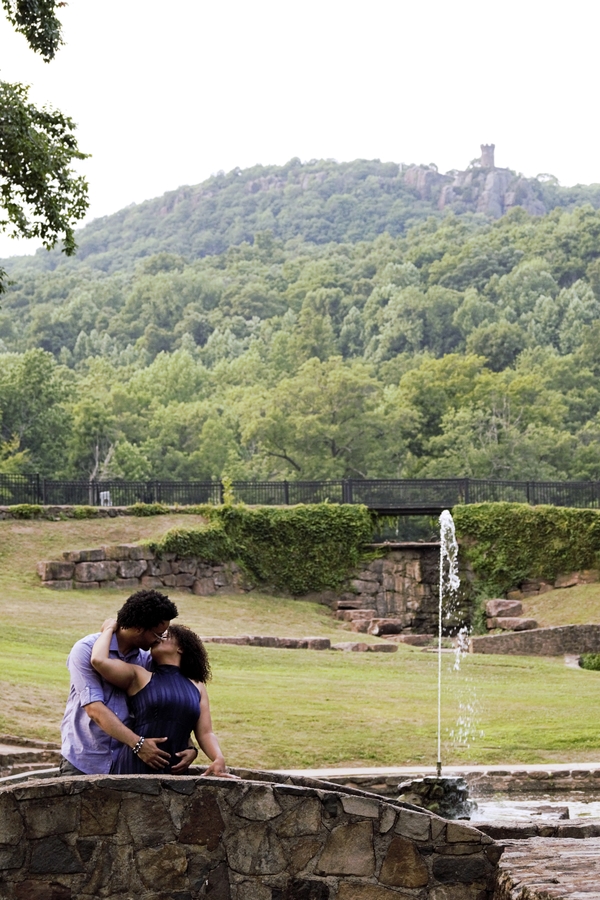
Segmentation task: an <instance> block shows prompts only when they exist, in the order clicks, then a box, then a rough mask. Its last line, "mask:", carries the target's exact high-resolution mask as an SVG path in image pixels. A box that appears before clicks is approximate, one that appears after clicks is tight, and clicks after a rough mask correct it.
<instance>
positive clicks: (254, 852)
mask: <svg viewBox="0 0 600 900" xmlns="http://www.w3.org/2000/svg"><path fill="white" fill-rule="evenodd" d="M246 774H247V776H248V778H252V780H242V781H228V780H225V779H210V780H209V779H206V780H204V779H201V778H198V777H193V776H181V777H175V776H155V775H148V776H137V777H129V776H112V777H111V776H92V777H89V776H84V777H79V778H65V779H54V780H51V781H46V782H44V783H42V782H37V783H36V782H34V783H29V784H26V785H19V786H14V787H12V788H5V789H2V790H0V896H1V897H2V900H84V898H85V900H90V898H97V897H105V898H107V900H108V898H111V900H113V898H114V900H116V898H122V900H125V898H131V897H135V898H136V900H173V898H177V900H198V898H200V897H204V896H212V897H213V900H300V898H302V900H330V898H331V900H407V898H414V900H491V898H492V895H493V891H494V885H495V881H496V874H497V871H498V861H499V859H500V855H501V853H502V848H501V847H500V846H499V845H498V844H496V843H494V841H493V840H492V839H491V838H489V837H488V836H487V835H484V834H482V833H481V832H479V831H477V830H476V829H474V828H472V827H470V826H468V825H464V824H462V823H458V822H446V821H445V820H444V819H440V818H438V817H437V816H435V815H433V814H430V813H426V812H424V811H422V810H415V809H414V808H411V807H408V806H406V805H400V804H399V805H393V804H391V803H388V802H386V801H384V800H380V799H379V798H377V797H373V796H370V795H368V794H364V793H363V792H360V791H354V792H352V791H344V790H343V789H335V788H334V786H333V785H329V784H327V783H322V782H317V781H311V780H310V779H291V778H287V779H284V778H282V777H280V778H278V777H277V776H275V775H271V774H270V773H246Z"/></svg>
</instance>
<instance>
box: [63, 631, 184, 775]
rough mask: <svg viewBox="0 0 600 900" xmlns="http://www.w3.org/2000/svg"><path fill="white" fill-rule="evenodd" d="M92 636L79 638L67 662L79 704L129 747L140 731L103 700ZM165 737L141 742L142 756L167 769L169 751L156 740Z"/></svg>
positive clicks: (143, 759)
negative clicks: (129, 726)
mask: <svg viewBox="0 0 600 900" xmlns="http://www.w3.org/2000/svg"><path fill="white" fill-rule="evenodd" d="M90 640H92V636H91V635H90V637H89V638H86V639H83V640H81V641H78V642H77V643H76V644H75V646H74V647H73V649H72V650H71V653H70V654H69V659H68V662H67V664H68V667H69V672H70V674H71V682H72V685H73V687H74V689H75V690H76V692H77V694H78V695H79V704H80V706H82V707H83V708H84V709H85V711H86V713H87V714H88V716H89V717H90V719H92V721H93V722H95V723H96V724H97V725H98V727H99V728H101V729H102V730H103V731H105V732H106V734H108V735H110V737H112V738H114V739H115V740H117V741H121V743H123V744H127V746H128V747H134V746H135V744H136V743H137V740H138V735H136V734H135V732H133V731H131V729H130V728H127V726H126V725H124V724H123V722H121V720H120V719H119V717H118V716H116V715H115V714H114V712H112V710H110V709H109V708H108V707H107V706H106V704H105V703H104V686H103V684H102V679H101V678H100V675H99V674H98V673H97V672H96V670H95V669H94V668H93V666H92V663H91V655H92V644H91V643H90ZM165 740H166V738H146V739H145V740H144V743H143V744H142V748H141V750H140V753H139V757H140V759H141V760H142V762H145V763H146V764H147V765H148V766H150V768H151V769H164V768H165V767H166V766H167V765H168V764H169V761H170V756H169V754H168V753H166V752H165V751H164V750H161V749H160V748H159V747H157V746H156V745H157V743H162V742H163V741H165ZM146 744H148V747H146Z"/></svg>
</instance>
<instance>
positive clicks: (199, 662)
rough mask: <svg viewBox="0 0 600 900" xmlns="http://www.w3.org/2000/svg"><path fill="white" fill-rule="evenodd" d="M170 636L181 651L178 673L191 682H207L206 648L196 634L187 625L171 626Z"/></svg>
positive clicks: (208, 669) (208, 668)
mask: <svg viewBox="0 0 600 900" xmlns="http://www.w3.org/2000/svg"><path fill="white" fill-rule="evenodd" d="M169 634H171V635H172V636H173V637H174V638H175V640H176V641H177V644H178V646H179V649H180V650H181V667H180V670H179V671H180V672H181V674H182V675H185V677H186V678H191V679H192V681H202V682H207V681H208V680H209V678H210V663H209V661H208V655H207V653H206V648H205V647H204V644H203V643H202V641H201V640H200V638H199V637H198V635H197V634H194V632H193V631H192V630H191V629H190V628H188V627H187V625H171V626H170V627H169Z"/></svg>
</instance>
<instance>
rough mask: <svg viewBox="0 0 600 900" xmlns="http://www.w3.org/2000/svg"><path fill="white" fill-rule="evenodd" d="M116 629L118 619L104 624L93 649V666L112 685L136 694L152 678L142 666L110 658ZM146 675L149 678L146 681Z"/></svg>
mask: <svg viewBox="0 0 600 900" xmlns="http://www.w3.org/2000/svg"><path fill="white" fill-rule="evenodd" d="M116 629H117V621H116V619H107V620H106V621H105V622H104V623H103V625H102V633H101V635H100V637H99V638H97V640H96V643H95V644H94V646H93V648H92V665H93V667H94V669H95V670H96V671H97V672H98V673H99V674H100V675H102V677H103V678H104V679H105V680H106V681H108V682H110V684H114V685H115V687H118V688H121V690H122V691H126V692H127V693H133V694H135V693H136V692H137V691H139V690H140V687H143V686H144V684H146V683H147V682H148V681H149V680H150V678H151V677H152V676H151V675H150V672H148V671H147V670H146V669H143V668H142V667H141V666H134V665H132V664H131V663H126V662H123V660H121V659H111V658H110V656H109V651H110V642H111V641H112V636H113V634H114V632H115V631H116ZM144 675H145V676H147V677H146V678H145V680H144ZM140 679H141V683H140Z"/></svg>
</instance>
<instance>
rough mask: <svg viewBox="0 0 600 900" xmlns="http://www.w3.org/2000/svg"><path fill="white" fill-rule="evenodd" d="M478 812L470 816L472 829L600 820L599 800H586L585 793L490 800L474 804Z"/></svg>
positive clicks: (572, 792) (477, 801) (576, 792)
mask: <svg viewBox="0 0 600 900" xmlns="http://www.w3.org/2000/svg"><path fill="white" fill-rule="evenodd" d="M474 802H475V803H477V809H475V810H473V812H472V813H471V819H470V821H471V822H472V824H473V825H475V826H476V825H477V822H493V821H497V820H499V819H511V820H513V821H514V820H515V819H517V820H520V821H523V822H528V821H530V822H540V821H544V820H546V821H557V820H561V819H563V820H566V819H600V799H596V798H594V799H593V800H589V799H587V798H586V794H585V792H584V791H571V792H569V793H568V794H563V795H560V796H557V795H556V794H553V795H552V796H545V797H540V796H539V794H538V795H537V796H536V797H531V798H523V797H521V798H519V799H518V800H516V799H513V798H504V799H498V798H493V799H492V798H490V799H489V800H488V799H485V800H475V801H474Z"/></svg>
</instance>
